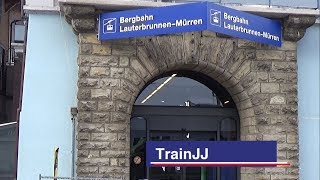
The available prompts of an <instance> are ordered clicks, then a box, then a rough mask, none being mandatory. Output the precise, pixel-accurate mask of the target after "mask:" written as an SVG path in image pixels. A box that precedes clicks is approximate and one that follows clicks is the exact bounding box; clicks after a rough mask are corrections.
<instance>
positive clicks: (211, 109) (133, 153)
mask: <svg viewBox="0 0 320 180" xmlns="http://www.w3.org/2000/svg"><path fill="white" fill-rule="evenodd" d="M130 136H131V137H130V139H131V140H130V179H132V180H138V179H157V180H239V179H240V178H239V169H238V168H236V167H147V166H146V163H145V160H146V159H145V155H146V152H145V151H146V149H145V147H146V146H145V143H146V141H235V140H239V136H240V134H239V116H238V112H237V109H236V107H235V103H234V102H233V100H232V98H231V96H230V95H229V94H228V92H227V91H226V90H225V89H224V87H222V86H221V85H220V84H219V83H218V82H216V81H215V80H213V79H211V78H210V77H208V76H205V75H203V74H200V73H195V72H190V71H177V72H170V73H166V74H163V75H162V76H160V77H157V78H155V79H153V80H152V81H150V82H149V83H148V84H147V85H146V86H145V87H144V89H143V90H142V91H141V92H140V94H139V96H138V97H137V99H136V101H135V104H134V107H133V110H132V117H131V122H130Z"/></svg>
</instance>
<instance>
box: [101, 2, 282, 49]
mask: <svg viewBox="0 0 320 180" xmlns="http://www.w3.org/2000/svg"><path fill="white" fill-rule="evenodd" d="M202 30H211V31H214V32H218V33H222V34H227V35H230V36H234V37H238V38H244V39H249V40H252V41H257V42H261V43H266V44H271V45H275V46H281V24H280V22H278V21H274V20H270V19H267V18H263V17H260V16H256V15H253V14H249V13H245V12H241V11H237V10H234V9H231V8H227V7H224V6H220V5H217V4H214V3H210V2H200V3H189V4H182V5H175V6H167V7H156V8H147V9H138V10H128V11H119V12H111V13H102V14H100V16H99V40H107V39H118V38H129V37H139V36H149V35H160V34H173V33H180V32H192V31H202Z"/></svg>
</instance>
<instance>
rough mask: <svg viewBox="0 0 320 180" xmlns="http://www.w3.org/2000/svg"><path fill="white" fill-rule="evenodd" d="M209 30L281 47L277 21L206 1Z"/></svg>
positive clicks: (279, 28) (279, 29)
mask: <svg viewBox="0 0 320 180" xmlns="http://www.w3.org/2000/svg"><path fill="white" fill-rule="evenodd" d="M207 8H208V10H207V12H208V19H209V20H208V24H207V28H208V30H210V31H214V32H218V33H222V34H227V35H230V36H234V37H238V38H243V39H248V40H252V41H256V42H260V43H265V44H271V45H274V46H278V47H281V24H280V22H278V21H274V20H271V19H267V18H264V17H260V16H256V15H253V14H249V13H246V12H242V11H237V10H234V9H231V8H227V7H224V6H219V5H217V4H214V3H208V5H207Z"/></svg>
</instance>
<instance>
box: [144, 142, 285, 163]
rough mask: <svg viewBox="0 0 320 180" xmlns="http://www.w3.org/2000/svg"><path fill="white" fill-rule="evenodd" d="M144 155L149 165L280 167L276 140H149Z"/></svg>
mask: <svg viewBox="0 0 320 180" xmlns="http://www.w3.org/2000/svg"><path fill="white" fill-rule="evenodd" d="M146 153H147V155H146V160H147V165H148V166H228V165H229V166H277V165H281V163H280V164H279V163H277V162H276V161H277V143H276V141H148V142H147V144H146ZM282 165H286V163H284V164H282Z"/></svg>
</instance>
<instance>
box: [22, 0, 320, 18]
mask: <svg viewBox="0 0 320 180" xmlns="http://www.w3.org/2000/svg"><path fill="white" fill-rule="evenodd" d="M58 2H59V4H60V5H61V4H75V5H90V6H95V7H96V8H97V9H103V10H127V9H138V8H146V7H160V6H171V5H177V4H181V3H165V2H153V1H143V0H141V1H140V0H108V1H106V0H90V1H88V0H58ZM187 3H190V2H187ZM223 5H225V6H227V7H230V8H233V9H237V10H240V11H245V12H249V13H253V14H257V15H261V16H265V17H270V18H283V17H285V16H287V15H310V16H317V17H320V10H319V9H307V8H294V7H268V6H264V5H230V4H223ZM24 9H25V11H26V12H27V13H48V12H49V13H50V12H51V13H52V12H58V11H59V10H60V8H59V7H58V6H55V7H36V6H28V5H26V6H24ZM318 22H319V21H318Z"/></svg>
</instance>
